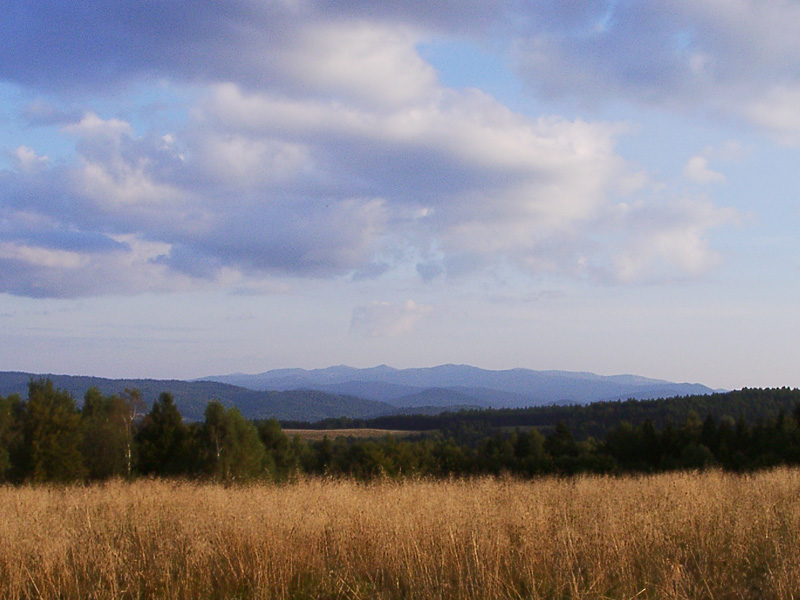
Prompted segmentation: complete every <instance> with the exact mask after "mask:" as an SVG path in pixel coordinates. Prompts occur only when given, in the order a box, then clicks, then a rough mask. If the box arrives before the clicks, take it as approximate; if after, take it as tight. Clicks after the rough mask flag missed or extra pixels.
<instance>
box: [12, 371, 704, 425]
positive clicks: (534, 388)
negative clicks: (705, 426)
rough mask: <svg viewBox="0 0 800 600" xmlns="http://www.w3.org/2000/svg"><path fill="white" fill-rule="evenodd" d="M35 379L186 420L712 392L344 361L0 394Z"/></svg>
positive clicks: (688, 386) (82, 379) (623, 379)
mask: <svg viewBox="0 0 800 600" xmlns="http://www.w3.org/2000/svg"><path fill="white" fill-rule="evenodd" d="M37 377H49V378H50V379H52V380H53V383H54V385H56V386H57V387H60V388H62V389H64V390H67V391H68V392H70V393H71V394H73V396H74V397H75V398H76V399H78V400H79V401H80V399H81V398H82V397H83V394H84V393H85V392H86V390H87V389H88V388H89V387H91V386H96V387H98V388H99V389H100V391H101V392H103V393H104V394H107V395H108V394H115V393H120V392H122V391H124V390H125V388H138V389H139V390H140V391H141V392H142V397H143V398H144V399H145V400H146V401H147V402H148V403H150V402H152V401H153V400H154V399H155V398H157V397H158V395H159V394H160V393H161V392H164V391H167V392H170V393H171V394H173V396H174V397H175V403H176V405H177V406H178V408H179V410H180V411H181V413H182V414H183V415H184V417H185V418H186V419H188V420H199V419H202V418H203V410H204V409H205V406H206V405H207V404H208V402H209V401H210V400H212V399H217V400H219V401H221V402H222V403H223V404H225V405H227V406H236V407H237V408H239V410H240V411H241V412H242V414H243V415H244V416H245V417H247V418H251V419H255V418H268V417H275V418H278V419H281V420H295V421H316V420H320V419H325V418H331V417H342V416H344V417H350V418H370V417H375V416H380V415H386V414H393V413H398V412H404V413H408V412H414V411H419V412H427V413H430V412H435V411H441V410H458V409H461V408H489V407H491V408H522V407H528V406H539V405H546V404H588V403H591V402H597V401H602V400H626V399H629V398H636V399H640V400H644V399H653V398H668V397H673V396H685V395H695V394H710V393H712V392H714V391H715V390H712V389H711V388H709V387H707V386H704V385H701V384H697V383H674V382H669V381H664V380H659V379H650V378H646V377H640V376H636V375H614V376H603V375H596V374H594V373H585V372H572V371H534V370H531V369H509V370H502V371H494V370H487V369H479V368H477V367H472V366H468V365H441V366H438V367H428V368H417V369H395V368H392V367H388V366H386V365H381V366H378V367H373V368H368V369H357V368H353V367H347V366H335V367H328V368H326V369H313V370H306V369H276V370H271V371H266V372H264V373H259V374H256V375H246V374H231V375H220V376H209V377H203V378H200V379H196V380H193V381H183V380H156V379H105V378H100V377H87V376H74V375H53V374H33V373H21V372H0V395H4V396H6V395H9V394H13V393H18V394H20V395H21V396H23V397H25V395H26V393H27V383H28V381H29V380H30V379H31V378H37Z"/></svg>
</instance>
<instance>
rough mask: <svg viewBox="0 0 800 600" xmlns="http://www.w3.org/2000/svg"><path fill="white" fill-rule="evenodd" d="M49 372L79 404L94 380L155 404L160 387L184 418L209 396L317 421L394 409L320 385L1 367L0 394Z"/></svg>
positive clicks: (250, 414) (194, 414) (249, 411)
mask: <svg viewBox="0 0 800 600" xmlns="http://www.w3.org/2000/svg"><path fill="white" fill-rule="evenodd" d="M39 377H47V378H49V379H51V380H52V381H53V384H54V385H55V386H56V387H58V388H61V389H63V390H66V391H67V392H69V393H70V394H72V396H73V397H74V398H75V399H76V400H77V401H78V403H79V404H80V402H81V400H82V399H83V395H84V394H85V393H86V390H88V389H89V388H90V387H92V386H95V387H97V388H99V389H100V391H101V392H102V393H103V394H104V395H111V394H118V393H120V392H123V391H124V390H125V389H126V388H130V389H134V388H135V389H138V390H139V391H140V392H141V393H142V398H143V399H144V400H145V401H146V402H147V403H148V405H149V404H151V403H152V402H153V401H154V400H155V399H156V398H158V396H159V395H160V394H161V393H162V392H169V393H171V394H172V395H173V396H174V397H175V405H176V406H177V407H178V410H180V412H181V414H182V415H183V417H184V418H185V419H186V420H189V421H198V420H201V419H202V418H203V411H204V410H205V408H206V405H207V404H208V403H209V401H211V400H219V401H220V402H222V404H224V405H226V406H235V407H237V408H238V409H239V410H240V411H241V413H242V414H243V415H244V416H245V417H246V418H248V419H266V418H270V417H274V418H277V419H280V420H303V421H318V420H320V419H327V418H335V417H343V416H344V417H350V418H369V417H375V416H379V415H386V414H391V413H393V412H394V411H395V409H394V407H392V406H390V405H388V404H385V403H383V402H378V401H375V400H365V399H362V398H355V397H353V396H346V395H341V394H329V393H326V392H321V391H316V390H288V391H256V390H249V389H246V388H243V387H238V386H234V385H229V384H226V383H217V382H213V381H181V380H174V379H172V380H160V379H105V378H102V377H88V376H76V375H53V374H33V373H21V372H11V371H5V372H0V395H3V396H8V395H10V394H19V395H20V396H22V397H23V398H24V397H26V395H27V393H28V382H29V381H30V380H31V378H39Z"/></svg>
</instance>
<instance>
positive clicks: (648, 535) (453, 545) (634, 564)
mask: <svg viewBox="0 0 800 600" xmlns="http://www.w3.org/2000/svg"><path fill="white" fill-rule="evenodd" d="M0 597H2V598H9V599H15V598H44V599H54V598H61V599H72V598H74V599H78V598H81V599H83V598H92V599H104V598H164V599H189V598H209V599H210V598H220V599H221V598H229V599H233V598H239V599H249V598H263V599H268V598H269V599H273V598H274V599H299V598H326V599H333V598H376V599H378V598H380V599H394V598H415V599H416V598H439V599H442V600H445V599H447V600H450V599H467V598H469V599H489V598H559V599H561V598H593V599H606V598H619V599H627V598H639V599H641V598H652V599H655V598H659V599H661V598H667V599H670V598H675V599H678V598H715V599H728V598H753V599H756V598H757V599H771V598H787V599H788V598H793V597H800V470H796V469H792V470H790V469H778V470H775V471H770V472H764V473H759V474H755V475H750V476H743V477H740V476H735V475H730V474H724V473H721V472H707V473H702V474H669V475H658V476H652V477H635V478H634V477H630V478H611V477H579V478H576V479H556V478H547V479H541V480H537V481H532V482H523V481H517V480H511V479H499V480H498V479H489V478H482V479H476V480H466V481H462V480H455V481H439V482H437V481H406V482H380V483H374V484H360V483H357V482H353V481H347V480H319V479H310V480H305V481H300V482H297V483H293V484H288V485H283V486H269V485H253V486H242V487H229V488H226V487H223V486H220V485H215V484H192V483H180V482H169V481H137V482H135V483H130V484H129V483H124V482H111V483H107V484H103V485H94V486H88V487H63V488H59V487H20V488H14V487H4V488H0Z"/></svg>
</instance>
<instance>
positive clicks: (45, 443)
mask: <svg viewBox="0 0 800 600" xmlns="http://www.w3.org/2000/svg"><path fill="white" fill-rule="evenodd" d="M21 408H22V415H21V419H22V447H21V452H20V455H21V456H20V459H21V460H20V462H21V463H22V466H23V473H24V478H26V479H30V480H31V481H34V482H43V481H61V482H67V481H76V480H80V479H83V477H84V476H85V475H86V469H85V468H84V465H83V455H82V453H81V442H82V435H81V433H82V432H81V421H80V413H79V412H78V410H77V408H76V406H75V401H74V400H73V398H72V396H71V395H70V394H68V393H67V392H65V391H63V390H60V389H55V388H54V386H53V382H52V381H50V380H42V379H40V380H37V381H33V380H32V381H31V382H30V384H29V385H28V400H27V402H25V403H24V404H23V405H22V407H21Z"/></svg>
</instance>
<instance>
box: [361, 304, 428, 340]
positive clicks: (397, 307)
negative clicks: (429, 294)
mask: <svg viewBox="0 0 800 600" xmlns="http://www.w3.org/2000/svg"><path fill="white" fill-rule="evenodd" d="M432 310H433V307H431V306H427V305H424V304H417V303H416V302H414V301H413V300H407V301H406V302H405V303H404V304H392V303H389V302H378V301H375V302H371V303H370V304H367V305H366V306H357V307H356V308H354V309H353V316H352V319H351V321H350V331H351V332H352V333H356V334H359V335H363V336H366V337H374V338H390V337H395V336H398V335H402V334H404V333H408V332H409V331H411V330H412V329H413V328H414V326H415V325H416V324H417V322H418V321H419V320H420V319H422V317H424V316H425V315H426V314H428V313H429V312H431V311H432Z"/></svg>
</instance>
